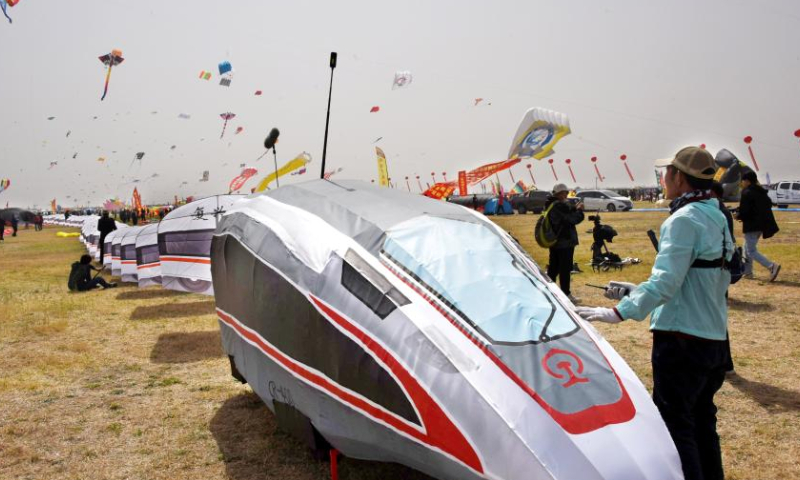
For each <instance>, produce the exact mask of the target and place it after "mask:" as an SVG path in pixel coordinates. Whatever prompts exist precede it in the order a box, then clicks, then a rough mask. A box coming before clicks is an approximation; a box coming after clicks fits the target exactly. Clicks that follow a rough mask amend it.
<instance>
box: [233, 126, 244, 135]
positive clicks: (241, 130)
mask: <svg viewBox="0 0 800 480" xmlns="http://www.w3.org/2000/svg"><path fill="white" fill-rule="evenodd" d="M243 131H244V127H236V133H235V135H239V134H240V133H242V132H243Z"/></svg>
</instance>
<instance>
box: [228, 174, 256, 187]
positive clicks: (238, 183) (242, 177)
mask: <svg viewBox="0 0 800 480" xmlns="http://www.w3.org/2000/svg"><path fill="white" fill-rule="evenodd" d="M257 174H258V170H256V169H255V168H245V169H244V170H242V173H241V174H239V175H238V176H236V177H234V178H233V180H231V183H230V184H229V185H228V192H238V191H239V190H240V189H241V188H242V187H244V184H245V183H247V181H248V180H249V179H251V178H252V177H254V176H255V175H257Z"/></svg>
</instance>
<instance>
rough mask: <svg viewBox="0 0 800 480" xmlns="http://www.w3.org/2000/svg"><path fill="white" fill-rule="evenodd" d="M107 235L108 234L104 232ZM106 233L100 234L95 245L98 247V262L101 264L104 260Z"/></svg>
mask: <svg viewBox="0 0 800 480" xmlns="http://www.w3.org/2000/svg"><path fill="white" fill-rule="evenodd" d="M106 235H108V234H106ZM106 235H100V240H98V241H97V242H98V244H97V246H98V247H100V264H102V263H103V262H104V261H105V260H103V259H104V258H105V251H106Z"/></svg>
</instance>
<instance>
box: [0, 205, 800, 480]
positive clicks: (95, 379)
mask: <svg viewBox="0 0 800 480" xmlns="http://www.w3.org/2000/svg"><path fill="white" fill-rule="evenodd" d="M663 217H664V215H662V214H653V213H650V214H632V213H619V214H609V215H604V220H605V221H607V222H608V223H610V224H612V225H614V226H615V227H616V228H617V229H618V230H619V231H620V233H621V238H620V240H619V241H617V242H615V243H614V244H613V245H612V247H613V248H612V249H613V250H615V251H617V252H618V253H621V254H624V255H631V256H637V255H638V256H640V257H642V259H643V260H644V263H643V264H642V265H639V266H634V267H630V268H626V269H625V270H624V271H622V272H613V273H612V272H608V273H601V274H592V273H589V272H588V270H587V273H584V274H581V275H578V276H576V277H575V284H576V288H575V293H576V294H578V295H579V296H581V297H583V299H584V301H585V303H587V304H603V305H606V304H608V301H607V300H605V299H604V298H602V296H601V295H600V294H599V293H598V291H595V290H593V289H589V288H586V287H583V284H584V283H587V282H594V283H602V282H605V281H607V280H608V279H611V278H616V279H626V280H632V281H640V280H643V279H644V278H645V277H646V276H647V273H648V272H649V265H650V263H649V262H650V261H651V260H652V253H651V247H650V245H649V243H648V240H647V238H646V237H645V236H643V232H644V230H646V229H647V228H656V227H657V226H658V224H659V223H660V221H661V220H662V219H663ZM534 219H535V217H534V216H533V215H528V216H525V217H519V216H515V217H508V218H501V219H500V220H499V223H500V224H501V225H503V226H504V227H505V228H508V229H509V230H511V231H512V233H513V234H514V235H515V236H516V237H517V238H519V239H520V240H521V241H522V243H523V246H525V247H526V248H528V249H529V251H530V252H531V253H532V254H533V255H534V257H535V258H536V259H537V260H538V261H539V262H541V264H542V265H544V263H545V262H542V261H543V260H546V258H544V257H545V255H544V254H545V252H543V251H541V250H540V249H538V248H536V247H535V246H534V245H533V242H532V241H531V235H530V232H531V230H532V228H533V222H534ZM779 222H781V225H782V228H783V229H784V231H783V232H782V233H781V234H779V237H778V238H776V239H775V240H770V241H767V242H764V247H765V248H764V251H765V252H766V253H767V255H768V256H774V258H776V259H777V260H778V261H781V262H782V263H783V264H784V271H783V273H782V275H781V278H782V280H783V281H782V282H779V283H776V284H767V283H764V282H763V281H744V280H743V281H742V282H740V284H738V285H736V286H734V287H733V288H732V290H731V299H732V301H731V337H732V343H733V353H734V357H735V361H736V364H737V372H738V373H739V375H740V376H739V377H736V378H734V379H732V381H731V382H729V383H728V384H726V385H725V386H724V387H723V389H722V391H721V392H720V394H719V396H718V403H719V405H720V433H721V435H722V441H723V449H724V454H725V464H726V468H727V471H728V477H729V478H730V479H733V480H745V479H747V480H750V479H770V480H771V479H790V478H800V466H798V458H800V446H799V445H800V433H798V432H800V405H798V395H800V394H799V393H798V391H799V390H800V387H799V385H800V381H799V380H800V373H798V371H797V365H798V358H800V348H799V347H800V340H799V339H798V333H800V322H798V317H799V316H798V314H797V313H796V311H795V310H794V308H795V305H796V304H797V303H798V302H797V300H800V295H798V294H799V293H800V277H798V274H797V273H796V272H799V271H800V255H798V248H797V246H796V245H797V240H798V232H800V227H798V224H800V215H797V214H789V213H786V214H781V215H779ZM791 222H797V223H791ZM587 228H588V224H587V225H586V228H582V229H581V230H583V232H582V235H581V241H582V242H583V245H582V247H580V249H579V251H578V260H579V261H580V262H581V263H586V262H587V261H588V257H589V256H588V251H587V250H586V249H588V246H589V243H590V242H589V237H588V235H587V234H586V233H585V230H586V229H587ZM62 230H63V229H62ZM55 231H57V229H54V228H46V229H45V231H44V232H41V233H36V232H34V231H33V230H28V231H25V230H21V231H20V236H19V237H17V238H13V239H11V238H9V239H7V241H6V243H5V244H3V245H0V265H2V276H0V302H2V303H3V304H4V305H5V309H4V315H3V316H0V352H2V355H0V478H2V479H5V478H19V479H28V478H30V479H39V478H59V479H61V478H63V479H84V478H87V479H88V478H92V479H97V478H103V479H123V478H136V479H170V480H172V479H175V478H197V479H223V478H230V479H234V480H256V479H267V478H276V479H277V478H289V479H322V478H327V464H325V463H320V462H317V461H316V460H314V459H313V458H312V457H311V456H310V454H309V452H308V451H307V450H306V449H305V447H304V446H303V445H301V444H299V443H298V442H296V441H295V440H293V439H292V438H290V437H288V436H287V435H285V434H283V433H281V432H280V431H278V430H277V429H276V426H275V422H274V418H273V416H272V415H271V414H270V413H269V411H268V410H267V409H266V407H265V406H264V405H263V404H262V403H261V402H260V400H259V399H258V397H256V396H255V395H253V394H252V392H251V391H250V389H249V387H247V386H241V385H239V384H238V383H237V382H235V381H234V380H233V379H232V378H231V377H230V374H229V367H228V362H227V359H225V358H224V357H223V354H222V350H221V348H220V341H219V333H218V326H217V324H216V319H215V317H214V315H213V304H212V303H211V302H210V301H209V298H207V297H202V296H197V295H190V294H178V293H173V292H166V291H163V290H161V289H159V288H149V289H144V290H140V289H138V288H136V287H133V286H123V287H121V288H118V289H115V290H109V291H95V292H90V293H84V294H71V293H68V292H67V289H66V278H65V277H66V273H67V271H68V268H69V264H70V263H71V262H72V261H74V260H75V259H77V257H78V255H80V254H81V253H82V247H81V245H80V244H79V243H78V242H77V241H75V239H60V238H57V237H55V235H54V234H55ZM758 274H759V275H760V276H761V277H762V278H763V276H764V271H763V270H762V271H759V272H758ZM600 329H601V330H602V331H603V333H604V334H605V335H606V336H607V337H608V338H609V340H610V341H611V343H612V344H613V345H614V346H615V347H616V348H617V349H618V350H619V351H620V353H621V354H622V355H623V357H625V358H626V359H627V360H628V362H629V363H630V364H631V366H632V367H633V368H634V370H636V372H637V373H638V374H639V375H640V377H641V378H642V380H643V381H644V383H645V384H646V385H647V384H649V383H650V366H649V345H650V339H649V335H648V333H647V328H646V325H644V324H639V323H634V322H626V323H625V324H622V325H619V326H605V325H600ZM340 475H341V478H343V479H360V480H366V479H389V478H397V479H399V478H404V479H405V478H420V479H421V478H427V477H424V476H422V475H420V474H418V473H416V472H413V471H410V470H408V469H406V468H403V467H400V466H396V465H383V464H376V463H370V462H358V461H354V460H351V459H345V460H344V461H343V463H342V466H341V469H340Z"/></svg>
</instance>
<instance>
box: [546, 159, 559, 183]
mask: <svg viewBox="0 0 800 480" xmlns="http://www.w3.org/2000/svg"><path fill="white" fill-rule="evenodd" d="M547 163H549V164H550V170H552V171H553V178H555V179H556V182H557V181H558V174H557V173H556V167H555V165H553V159H552V158H551V159H550V160H548V161H547Z"/></svg>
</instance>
